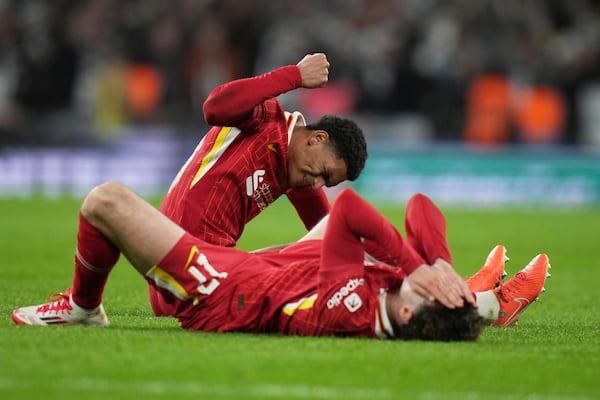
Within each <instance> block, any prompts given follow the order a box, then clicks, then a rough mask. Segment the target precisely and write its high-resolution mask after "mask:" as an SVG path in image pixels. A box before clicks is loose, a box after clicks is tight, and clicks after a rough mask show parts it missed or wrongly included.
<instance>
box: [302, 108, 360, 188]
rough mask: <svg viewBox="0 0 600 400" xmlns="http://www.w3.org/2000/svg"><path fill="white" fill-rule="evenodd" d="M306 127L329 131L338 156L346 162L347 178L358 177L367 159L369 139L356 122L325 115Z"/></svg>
mask: <svg viewBox="0 0 600 400" xmlns="http://www.w3.org/2000/svg"><path fill="white" fill-rule="evenodd" d="M306 128H307V129H309V130H312V131H316V130H323V131H325V132H327V133H328V134H329V142H330V143H331V146H332V148H333V151H334V152H335V154H336V156H338V158H342V159H344V162H345V163H346V168H347V171H348V172H347V179H348V180H349V181H353V180H355V179H356V178H358V176H359V175H360V173H361V172H362V170H363V168H364V167H365V162H366V161H367V141H366V140H365V136H364V134H363V131H362V129H360V127H359V126H358V125H357V124H356V122H354V121H351V120H349V119H347V118H342V117H339V116H337V115H324V116H322V117H321V119H319V121H317V122H316V123H314V124H310V125H307V126H306Z"/></svg>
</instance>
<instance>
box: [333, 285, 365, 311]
mask: <svg viewBox="0 0 600 400" xmlns="http://www.w3.org/2000/svg"><path fill="white" fill-rule="evenodd" d="M364 283H365V280H364V279H362V278H359V279H357V278H354V279H349V280H348V282H346V284H345V285H344V286H342V287H341V288H340V289H339V290H338V291H337V292H335V293H334V294H333V295H332V296H331V297H330V298H329V300H327V308H329V309H332V308H334V307H337V306H339V305H340V304H344V306H345V307H346V308H347V309H348V311H350V312H355V311H356V310H358V309H359V308H360V307H361V306H362V304H363V302H362V299H361V298H360V296H359V295H358V293H356V292H355V290H356V289H357V288H358V287H359V286H362V285H364Z"/></svg>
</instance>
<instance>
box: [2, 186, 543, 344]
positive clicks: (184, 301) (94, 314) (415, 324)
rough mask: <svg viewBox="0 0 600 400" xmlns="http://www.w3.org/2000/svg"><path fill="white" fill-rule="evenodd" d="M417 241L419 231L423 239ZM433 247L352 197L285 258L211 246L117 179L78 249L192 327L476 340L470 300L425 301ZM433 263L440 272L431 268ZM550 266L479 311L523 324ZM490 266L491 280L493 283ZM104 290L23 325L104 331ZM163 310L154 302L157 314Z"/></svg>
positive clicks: (527, 274)
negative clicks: (120, 270) (371, 255)
mask: <svg viewBox="0 0 600 400" xmlns="http://www.w3.org/2000/svg"><path fill="white" fill-rule="evenodd" d="M427 200H428V199H427V198H426V197H425V196H417V197H415V199H414V204H413V205H411V206H410V207H411V208H414V209H415V210H417V212H420V210H422V209H423V207H425V208H427V207H430V206H433V205H432V204H431V203H429V202H428V201H427ZM433 207H434V206H433ZM424 215H427V213H425V214H424ZM363 238H367V239H370V240H373V241H374V242H376V243H378V244H379V245H380V246H381V247H382V248H383V249H385V250H386V252H387V254H388V261H389V263H390V264H391V265H394V266H395V267H390V266H386V265H383V264H372V263H370V262H365V261H364V250H365V249H364V246H363V242H362V239H363ZM419 238H421V236H420V233H419V232H415V235H414V237H413V239H417V240H418V239H419ZM431 242H432V243H433V244H431V245H430V244H429V243H421V245H422V246H421V248H420V249H419V250H418V251H417V250H416V249H415V248H414V247H413V246H412V245H411V244H410V243H409V242H408V241H407V240H405V239H404V238H403V237H402V236H401V235H400V234H399V233H398V232H397V230H396V229H395V228H394V227H393V226H392V225H391V224H390V223H389V222H388V221H387V220H386V219H385V218H384V217H383V216H382V215H381V214H380V213H379V212H378V211H377V210H375V209H374V208H373V207H371V206H370V205H369V204H368V203H367V202H366V201H364V200H363V199H362V198H360V197H359V196H358V195H357V194H356V193H355V192H353V191H352V190H350V189H345V190H343V191H342V192H341V193H340V194H339V195H338V196H337V198H336V200H335V202H334V204H333V206H332V209H331V213H330V217H329V221H328V224H327V227H326V229H325V234H324V237H323V239H322V240H304V241H300V242H298V243H297V244H293V245H291V246H288V247H287V248H285V249H284V250H283V251H265V252H259V253H249V252H246V251H241V250H238V249H234V248H227V247H222V246H215V245H212V244H209V243H206V242H204V241H203V240H201V239H199V238H196V237H194V236H193V235H191V234H189V233H187V232H186V231H184V230H183V229H182V228H181V227H180V226H178V225H177V224H175V223H173V222H172V221H170V220H169V219H168V218H166V217H165V216H164V215H163V214H161V213H160V212H159V211H157V210H156V209H155V208H153V207H152V206H151V205H150V204H149V203H147V202H146V201H144V200H143V199H142V198H141V197H139V196H137V195H136V194H135V193H133V192H132V191H130V190H129V189H127V188H126V187H124V186H122V185H120V184H118V183H107V184H104V185H101V186H99V187H96V188H95V189H93V190H92V191H91V192H90V193H89V194H88V196H87V197H86V199H85V200H84V202H83V205H82V208H81V218H80V227H79V232H78V242H77V252H78V254H80V255H82V256H84V259H85V260H86V261H87V262H88V263H89V266H90V267H91V268H90V274H93V269H94V268H100V269H109V268H111V267H112V266H114V264H115V263H116V260H117V258H118V256H119V254H120V252H123V254H124V255H125V256H126V257H127V258H128V260H129V261H130V262H131V264H132V265H133V266H134V267H135V268H136V269H137V270H138V271H139V272H140V273H141V274H142V275H143V276H144V277H145V278H146V280H147V282H148V283H149V285H151V286H152V288H153V290H159V291H169V292H170V293H173V294H174V295H175V296H176V297H177V302H176V304H171V305H169V306H172V307H174V310H173V311H174V312H173V315H174V316H175V317H176V318H177V319H178V321H179V323H180V325H181V326H182V327H183V328H186V329H192V330H201V331H217V332H226V331H238V332H255V333H279V334H289V335H309V336H324V335H335V336H356V337H379V338H401V339H423V340H443V341H452V340H474V339H476V338H477V337H478V335H479V333H480V332H481V329H482V326H483V325H482V322H483V318H482V317H481V316H480V315H479V314H478V311H477V309H478V308H477V309H476V308H475V305H474V303H475V301H474V297H473V295H472V294H471V293H470V292H467V293H464V294H461V296H463V305H462V306H461V307H455V308H449V307H445V306H443V305H442V304H441V303H439V302H437V301H435V302H431V301H429V300H428V299H427V298H425V297H423V296H420V295H418V294H417V293H416V292H415V291H414V290H413V289H412V287H411V285H410V280H409V279H405V278H406V277H407V276H410V274H411V273H413V272H414V271H415V270H417V269H419V268H439V265H440V263H439V262H437V258H444V257H448V256H449V255H448V254H445V253H444V251H445V249H444V246H440V243H436V241H435V239H434V240H431ZM317 248H318V250H317ZM420 251H423V252H425V253H426V254H425V255H426V256H427V257H426V258H423V257H422V256H421V255H420V253H419V252H420ZM436 252H437V253H438V254H437V255H436V254H435V253H436ZM430 257H434V258H433V259H434V260H435V261H434V263H433V265H429V264H428V263H427V261H426V259H429V258H430ZM446 260H448V259H446ZM436 263H437V264H436ZM442 264H443V263H442ZM436 265H437V266H436ZM492 268H493V267H492ZM548 268H549V264H548V258H547V257H546V256H545V255H543V254H541V255H538V256H537V257H535V258H534V259H533V260H532V262H531V263H530V264H529V265H528V266H527V267H526V268H524V269H523V270H522V271H521V272H520V273H519V274H517V275H516V276H515V277H514V278H513V279H511V280H510V281H508V282H507V283H505V284H503V285H501V286H499V287H498V288H496V289H492V286H493V285H494V284H495V283H496V282H495V281H496V280H497V279H496V277H494V279H489V282H488V286H490V288H489V290H486V292H484V293H482V294H481V296H480V294H479V293H477V295H476V296H477V299H478V300H479V299H480V298H481V299H484V298H486V304H478V305H477V307H479V308H482V307H485V308H490V309H491V308H493V307H496V309H499V310H500V312H499V313H498V315H500V319H498V320H497V321H496V322H499V321H500V322H501V321H503V318H504V317H502V316H503V315H504V314H507V315H510V318H511V319H512V320H513V321H514V320H515V319H516V317H517V316H518V315H519V314H520V313H521V312H522V311H523V310H524V309H525V307H526V306H527V304H528V303H527V304H522V303H519V307H517V306H515V305H514V304H513V303H515V302H514V300H518V299H525V300H526V301H527V302H531V301H532V300H534V299H535V298H536V297H537V296H538V295H539V293H540V292H541V290H542V286H543V284H544V281H545V278H546V274H547V270H548ZM485 269H486V267H484V268H483V270H482V271H483V272H482V275H494V274H489V273H487V272H489V271H487V272H486V271H484V270H485ZM495 270H497V269H495ZM496 275H497V274H496ZM500 275H501V273H500ZM483 280H484V279H480V284H481V282H482V281H483ZM103 288H104V284H101V285H99V284H98V282H97V280H96V279H91V280H90V281H89V282H88V281H86V277H85V276H83V277H82V276H80V277H79V279H75V280H74V283H73V288H72V290H70V291H68V292H70V293H65V294H59V295H58V299H57V300H54V301H52V302H51V303H48V304H42V305H39V306H30V307H23V308H19V309H17V310H15V311H14V312H13V315H12V318H13V321H14V322H15V323H17V324H29V325H50V324H57V323H59V324H83V325H98V326H106V325H108V319H107V317H106V314H105V312H104V309H103V307H102V305H101V301H102V292H103ZM486 289H487V288H486ZM486 293H487V297H486V296H483V295H484V294H486ZM450 296H453V294H451V295H450ZM493 302H495V304H491V303H493ZM84 303H85V304H86V305H87V306H85V307H83V304H84ZM92 304H94V306H93V307H90V305H92ZM160 306H161V305H160V304H154V303H153V304H152V307H153V309H154V310H155V311H156V308H157V307H160ZM521 306H522V307H521ZM503 313H504V314H503ZM486 315H487V313H486Z"/></svg>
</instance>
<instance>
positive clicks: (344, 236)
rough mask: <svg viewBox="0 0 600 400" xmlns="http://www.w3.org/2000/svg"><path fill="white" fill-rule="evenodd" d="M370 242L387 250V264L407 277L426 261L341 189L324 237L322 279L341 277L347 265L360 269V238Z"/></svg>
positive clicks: (372, 210) (388, 225)
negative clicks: (339, 275)
mask: <svg viewBox="0 0 600 400" xmlns="http://www.w3.org/2000/svg"><path fill="white" fill-rule="evenodd" d="M363 238H364V239H368V240H373V241H375V242H377V243H378V244H379V245H380V246H381V247H382V248H385V249H387V252H388V253H389V261H390V263H391V264H393V265H397V266H401V268H402V269H403V270H404V271H405V272H406V273H407V274H410V273H412V272H413V271H414V270H416V269H417V268H418V267H420V266H422V265H425V260H423V258H422V257H421V256H420V255H419V254H418V253H417V252H416V251H415V250H414V249H413V248H412V247H411V246H410V244H408V242H407V241H405V240H404V239H403V238H402V236H401V235H400V233H398V231H397V230H396V228H395V227H394V226H393V225H392V224H391V223H390V222H389V221H388V220H387V219H385V218H384V217H383V215H381V213H380V212H379V211H377V210H376V209H375V208H374V207H373V206H371V205H370V204H369V203H367V202H366V201H365V200H364V199H362V198H361V197H360V196H359V195H358V194H356V192H354V191H352V190H351V189H344V190H342V191H341V192H340V193H339V194H338V196H337V198H336V199H335V202H334V203H333V206H332V208H331V213H330V215H329V221H328V223H327V227H326V229H325V237H324V238H323V255H322V259H321V274H322V278H324V279H327V278H332V277H333V276H335V275H337V274H343V273H344V269H346V268H348V267H349V266H350V265H359V264H360V266H361V267H362V265H363V260H364V246H363V243H362V239H363Z"/></svg>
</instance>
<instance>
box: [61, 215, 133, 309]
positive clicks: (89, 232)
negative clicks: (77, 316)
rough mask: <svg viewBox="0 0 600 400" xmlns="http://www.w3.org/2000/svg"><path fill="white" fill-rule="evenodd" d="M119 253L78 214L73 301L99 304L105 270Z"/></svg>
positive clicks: (89, 305)
mask: <svg viewBox="0 0 600 400" xmlns="http://www.w3.org/2000/svg"><path fill="white" fill-rule="evenodd" d="M120 255H121V252H120V251H119V249H118V248H117V247H116V246H115V245H114V244H112V243H111V242H110V240H108V239H107V238H106V236H104V235H103V234H102V233H101V232H100V231H98V229H96V228H95V227H94V226H93V225H92V224H90V223H89V222H88V221H87V220H86V219H85V218H84V217H83V215H81V214H79V230H78V232H77V252H76V253H75V275H74V277H73V291H72V298H73V301H74V302H75V304H77V305H78V306H80V307H82V308H88V309H91V308H95V307H97V306H99V305H100V303H101V302H102V293H103V292H104V286H105V285H106V280H107V279H108V274H109V273H110V271H111V270H112V268H113V267H114V265H115V264H116V263H117V261H118V260H119V256H120Z"/></svg>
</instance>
